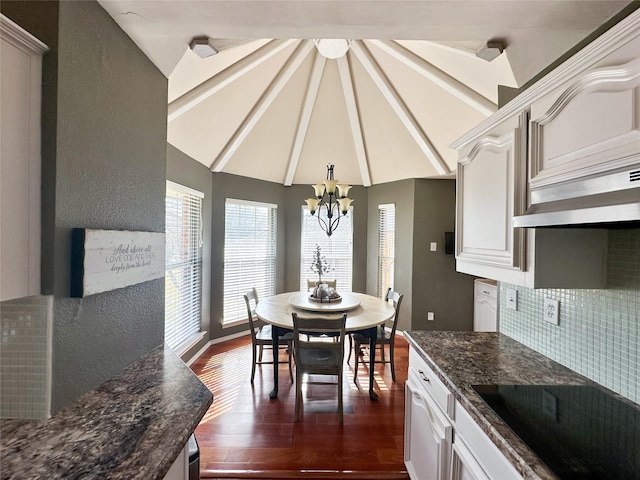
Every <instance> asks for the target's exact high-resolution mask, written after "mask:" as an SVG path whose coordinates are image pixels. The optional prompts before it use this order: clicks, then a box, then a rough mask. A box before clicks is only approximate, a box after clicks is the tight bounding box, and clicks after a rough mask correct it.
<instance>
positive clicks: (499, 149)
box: [456, 114, 527, 271]
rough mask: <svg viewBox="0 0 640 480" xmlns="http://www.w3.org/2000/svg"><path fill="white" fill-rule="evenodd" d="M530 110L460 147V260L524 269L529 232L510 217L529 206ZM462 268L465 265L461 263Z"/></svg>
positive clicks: (458, 187) (458, 259) (458, 200)
mask: <svg viewBox="0 0 640 480" xmlns="http://www.w3.org/2000/svg"><path fill="white" fill-rule="evenodd" d="M526 126H527V117H526V114H522V115H520V116H514V117H511V118H508V119H506V120H505V121H503V122H501V123H499V124H497V125H495V126H494V128H493V129H492V130H491V131H490V132H487V133H486V134H485V135H482V136H481V137H478V138H475V139H474V140H473V141H471V142H468V143H466V144H464V145H463V146H461V148H460V149H459V156H460V160H459V162H458V173H457V197H456V210H457V212H456V224H457V225H456V237H457V238H456V260H457V264H458V266H459V267H462V270H461V271H465V265H467V264H471V265H486V266H489V267H496V268H500V269H508V270H515V271H522V270H523V269H524V268H525V258H524V231H523V230H522V229H519V228H517V229H516V228H513V227H512V226H511V219H512V218H513V216H514V215H519V214H521V213H522V212H523V209H524V204H523V202H524V198H525V197H524V195H525V186H526V179H525V170H524V169H525V162H526V159H525V156H526ZM459 269H460V268H459Z"/></svg>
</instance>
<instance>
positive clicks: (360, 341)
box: [347, 288, 404, 383]
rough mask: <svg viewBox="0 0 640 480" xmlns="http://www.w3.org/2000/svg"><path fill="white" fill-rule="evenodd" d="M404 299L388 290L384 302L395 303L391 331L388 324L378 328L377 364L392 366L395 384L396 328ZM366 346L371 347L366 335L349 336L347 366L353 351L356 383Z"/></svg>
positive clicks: (392, 377) (402, 296) (354, 334)
mask: <svg viewBox="0 0 640 480" xmlns="http://www.w3.org/2000/svg"><path fill="white" fill-rule="evenodd" d="M403 298H404V295H401V294H399V293H398V292H394V291H392V290H391V288H388V289H387V294H386V295H385V297H384V300H385V301H386V302H389V301H391V302H392V303H393V308H394V310H395V313H394V315H393V319H392V320H391V330H390V331H387V329H386V324H383V325H380V327H379V328H378V337H377V339H376V347H378V346H379V347H380V360H376V361H375V363H390V364H391V379H392V380H393V382H394V383H395V381H396V366H395V362H394V347H395V340H396V328H397V326H398V316H399V315H400V305H401V304H402V299H403ZM366 345H369V339H368V338H367V337H365V336H364V335H362V334H359V333H353V334H351V335H349V356H348V357H347V364H349V361H350V360H351V351H352V350H353V351H354V356H355V357H356V365H355V372H354V375H353V381H354V382H355V381H356V379H357V378H358V363H359V361H358V360H359V356H360V354H361V349H362V347H363V346H366ZM385 345H389V360H387V359H386V358H385V348H384V347H385ZM370 353H371V352H370Z"/></svg>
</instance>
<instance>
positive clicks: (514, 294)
mask: <svg viewBox="0 0 640 480" xmlns="http://www.w3.org/2000/svg"><path fill="white" fill-rule="evenodd" d="M507 308H508V309H510V310H518V291H517V290H516V289H515V288H507Z"/></svg>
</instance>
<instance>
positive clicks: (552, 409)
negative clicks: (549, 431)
mask: <svg viewBox="0 0 640 480" xmlns="http://www.w3.org/2000/svg"><path fill="white" fill-rule="evenodd" d="M542 412H543V413H544V414H545V415H547V416H548V417H550V418H553V419H554V420H555V421H556V422H557V421H558V397H556V396H555V395H553V394H552V393H549V392H547V391H546V390H543V391H542Z"/></svg>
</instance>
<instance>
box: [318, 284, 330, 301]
mask: <svg viewBox="0 0 640 480" xmlns="http://www.w3.org/2000/svg"><path fill="white" fill-rule="evenodd" d="M316 289H317V294H316V298H319V299H324V298H329V285H327V284H326V283H320V284H318V286H317V287H316Z"/></svg>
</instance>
